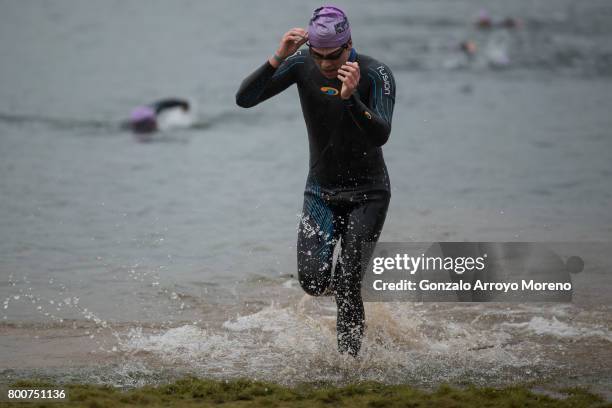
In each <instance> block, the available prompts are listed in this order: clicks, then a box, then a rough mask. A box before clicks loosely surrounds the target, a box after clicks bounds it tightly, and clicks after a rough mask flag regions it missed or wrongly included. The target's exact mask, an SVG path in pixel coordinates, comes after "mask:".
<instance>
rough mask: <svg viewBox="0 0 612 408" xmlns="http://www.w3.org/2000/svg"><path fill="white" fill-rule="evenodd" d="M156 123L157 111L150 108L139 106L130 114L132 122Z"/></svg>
mask: <svg viewBox="0 0 612 408" xmlns="http://www.w3.org/2000/svg"><path fill="white" fill-rule="evenodd" d="M144 121H155V111H154V110H153V109H152V108H150V107H148V106H139V107H137V108H136V109H134V110H133V111H132V113H131V114H130V122H132V123H137V122H144Z"/></svg>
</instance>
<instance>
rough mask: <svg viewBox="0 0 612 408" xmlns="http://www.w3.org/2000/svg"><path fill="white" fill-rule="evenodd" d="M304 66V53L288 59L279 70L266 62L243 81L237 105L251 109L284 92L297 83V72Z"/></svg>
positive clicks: (237, 96)
mask: <svg viewBox="0 0 612 408" xmlns="http://www.w3.org/2000/svg"><path fill="white" fill-rule="evenodd" d="M302 64H304V56H303V55H302V51H298V52H297V53H295V54H294V55H292V56H291V57H289V58H287V59H286V60H285V61H283V63H282V64H280V66H279V67H278V68H275V67H274V66H272V64H271V63H270V61H266V62H265V63H264V64H263V65H262V66H260V67H259V68H257V70H255V72H253V73H252V74H251V75H249V76H248V77H246V79H245V80H244V81H242V84H241V85H240V89H238V92H237V93H236V104H238V106H241V107H243V108H250V107H253V106H255V105H257V104H258V103H260V102H263V101H265V100H266V99H268V98H271V97H273V96H274V95H276V94H279V93H280V92H282V91H284V90H285V89H287V88H288V87H289V86H291V85H292V84H293V83H295V82H296V72H297V70H298V69H299V68H300V66H301V65H302Z"/></svg>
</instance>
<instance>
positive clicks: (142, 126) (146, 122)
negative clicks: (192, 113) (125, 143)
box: [130, 106, 188, 133]
mask: <svg viewBox="0 0 612 408" xmlns="http://www.w3.org/2000/svg"><path fill="white" fill-rule="evenodd" d="M187 109H188V108H187ZM130 128H131V129H132V130H133V131H134V132H135V133H149V132H155V131H156V130H157V118H156V114H155V110H153V109H152V108H151V107H149V106H139V107H137V108H136V109H134V110H133V111H132V113H131V114H130Z"/></svg>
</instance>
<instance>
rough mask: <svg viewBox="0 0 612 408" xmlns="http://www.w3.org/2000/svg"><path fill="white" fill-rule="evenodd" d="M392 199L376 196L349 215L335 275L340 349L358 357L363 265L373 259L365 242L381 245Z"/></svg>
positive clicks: (360, 334)
mask: <svg viewBox="0 0 612 408" xmlns="http://www.w3.org/2000/svg"><path fill="white" fill-rule="evenodd" d="M389 199H390V196H389V195H388V194H386V193H376V196H375V197H374V196H372V197H370V198H369V200H368V201H366V202H364V203H362V204H359V205H356V206H355V207H353V208H352V209H351V211H350V212H349V213H348V217H347V221H348V225H347V228H346V231H344V234H343V235H342V252H341V256H340V262H339V267H338V268H336V269H337V272H336V274H335V276H334V282H333V288H334V292H335V296H336V304H337V306H338V318H337V320H336V330H337V334H338V350H339V351H340V352H342V353H347V352H348V353H349V354H351V355H352V356H356V355H357V354H358V353H359V350H360V348H361V338H362V337H363V331H364V323H365V314H364V310H363V300H362V299H361V280H362V278H363V273H364V270H363V263H364V262H366V261H367V260H369V258H370V257H371V256H372V253H371V250H368V251H366V250H364V248H363V244H364V243H365V242H377V241H378V238H379V237H380V233H381V231H382V227H383V224H384V223H385V217H386V215H387V208H388V207H389Z"/></svg>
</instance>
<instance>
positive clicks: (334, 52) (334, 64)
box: [310, 42, 352, 79]
mask: <svg viewBox="0 0 612 408" xmlns="http://www.w3.org/2000/svg"><path fill="white" fill-rule="evenodd" d="M351 46H352V44H351V42H349V43H347V44H346V45H345V46H344V47H335V48H315V47H311V48H310V55H311V57H312V59H313V60H314V62H315V64H317V67H319V70H320V71H321V73H322V74H323V76H324V77H326V78H328V79H333V78H336V77H337V76H338V69H339V68H340V67H341V66H342V65H344V64H346V61H348V58H349V55H350V53H351ZM323 57H326V58H323ZM335 57H337V58H335ZM329 58H333V59H329Z"/></svg>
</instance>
